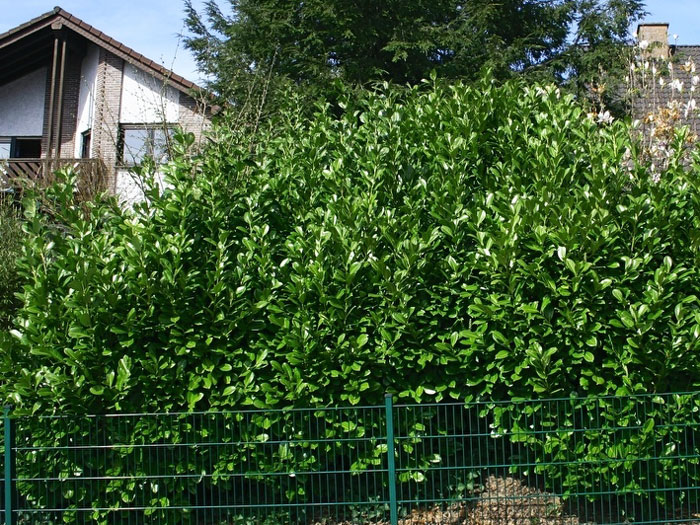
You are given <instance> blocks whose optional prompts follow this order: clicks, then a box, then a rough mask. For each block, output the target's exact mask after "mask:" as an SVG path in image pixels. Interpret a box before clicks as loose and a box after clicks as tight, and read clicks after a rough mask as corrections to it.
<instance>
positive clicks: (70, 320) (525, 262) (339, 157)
mask: <svg viewBox="0 0 700 525" xmlns="http://www.w3.org/2000/svg"><path fill="white" fill-rule="evenodd" d="M341 109H342V111H340V112H338V111H337V108H329V107H321V108H319V110H318V112H317V113H316V115H315V117H314V118H313V119H310V120H306V119H303V118H301V117H297V116H296V114H295V112H294V111H293V110H291V109H290V111H289V112H288V115H287V119H286V120H284V121H281V122H279V123H278V124H277V126H276V127H275V129H270V130H263V131H261V132H260V133H261V135H260V136H259V137H257V141H256V142H255V144H257V146H255V147H253V148H251V147H250V143H251V142H250V141H249V140H247V139H246V140H244V139H242V138H241V137H239V136H236V135H235V134H229V132H228V131H226V127H225V126H222V127H221V128H220V130H219V131H218V132H215V133H214V135H213V136H214V137H215V138H216V144H214V145H213V146H212V147H211V148H210V151H209V152H208V153H207V154H206V155H204V156H202V157H199V158H196V159H189V158H188V157H187V156H186V155H184V154H182V155H178V156H176V158H175V160H174V161H173V162H172V163H171V164H170V165H169V166H167V168H166V169H165V174H166V180H167V183H166V185H165V188H166V189H164V190H162V191H161V190H159V189H158V187H157V185H154V186H153V187H152V189H151V190H150V195H149V196H150V201H149V203H148V204H144V205H142V206H140V207H137V209H135V210H134V211H133V212H132V211H123V210H121V209H120V208H119V207H117V206H116V205H115V204H114V202H111V201H105V202H102V203H98V204H95V205H93V206H92V208H91V209H90V211H89V213H86V211H85V209H84V208H82V207H77V206H71V205H69V201H70V197H71V195H72V192H71V190H70V186H69V185H67V186H63V187H57V188H56V189H55V190H54V193H53V197H52V198H55V199H57V200H58V201H59V202H61V203H63V204H62V206H63V212H62V213H63V215H64V216H63V217H60V222H61V223H62V224H65V225H66V227H65V229H62V230H61V231H60V232H57V231H55V230H52V229H51V228H49V227H48V226H47V225H46V224H45V223H44V221H43V219H42V218H41V213H40V210H37V209H35V206H32V205H30V206H29V208H28V210H27V216H28V220H29V224H28V230H29V231H30V237H29V239H28V241H27V253H26V255H25V257H24V258H23V260H22V262H21V266H22V276H23V278H25V279H26V281H27V282H28V284H27V286H26V287H25V291H24V294H23V298H24V306H23V307H22V309H21V310H20V312H19V315H18V317H17V319H16V326H15V332H14V334H15V335H16V344H14V345H13V346H12V347H11V348H9V349H8V351H7V352H5V354H4V360H3V361H2V368H3V369H2V370H1V371H0V377H2V378H3V379H2V380H0V391H1V392H2V395H3V397H4V398H6V399H8V400H10V401H12V402H13V403H15V404H16V405H17V406H19V407H20V410H24V411H35V412H42V413H47V412H58V413H60V412H83V411H89V412H96V413H104V412H110V411H143V410H154V411H177V410H189V409H197V410H202V409H210V408H213V409H232V408H237V407H256V408H268V407H272V408H284V407H289V406H327V405H346V404H358V403H362V404H380V403H381V402H382V396H383V395H384V393H385V392H394V393H396V394H397V396H398V399H399V400H400V399H407V400H415V401H431V402H432V401H434V402H440V401H442V400H447V399H458V400H464V401H468V400H472V399H477V398H478V399H484V398H486V399H509V398H529V397H533V396H536V397H552V396H569V395H572V394H578V395H584V396H586V395H591V396H593V395H601V394H634V393H640V392H649V391H651V392H666V391H683V390H691V389H695V388H698V387H699V386H700V373H699V372H700V370H699V367H700V359H698V357H699V356H698V335H699V334H700V311H699V310H698V304H699V301H698V297H697V296H696V293H697V290H698V289H699V283H700V282H699V277H700V272H699V271H698V264H697V262H698V235H699V233H698V232H700V229H699V228H698V218H699V215H698V204H699V203H700V201H699V199H698V196H699V194H698V189H697V185H698V180H699V179H698V169H697V166H696V165H692V166H686V167H683V166H681V163H679V162H674V161H672V162H671V163H670V165H671V168H669V170H668V171H666V172H664V173H662V174H661V178H660V181H658V182H655V178H654V177H652V176H651V171H650V166H648V165H641V164H639V163H636V162H635V161H634V159H635V144H634V142H633V140H632V139H631V138H630V132H629V128H628V126H627V125H626V124H624V123H622V122H615V123H613V124H599V123H597V122H596V121H595V119H592V118H589V117H587V115H586V113H585V111H584V110H583V109H582V108H581V107H580V106H579V105H578V104H577V103H576V101H575V100H573V99H572V98H571V97H561V96H560V95H559V93H558V91H557V90H556V89H555V88H553V87H544V88H542V87H535V88H533V87H525V86H523V85H520V84H508V85H505V86H501V87H496V86H495V85H494V84H492V83H491V82H490V81H489V80H488V79H487V80H484V81H483V82H482V83H481V85H479V86H476V87H467V86H463V85H453V86H442V85H433V84H430V83H428V84H426V85H424V86H422V87H419V88H415V89H412V90H410V91H404V90H390V89H384V90H379V91H378V92H375V93H372V94H367V95H365V96H363V97H360V98H354V99H350V98H348V100H347V101H346V103H345V104H344V105H343V107H342V108H341ZM338 113H340V114H339V115H338ZM189 140H191V137H188V136H183V137H181V144H180V146H178V147H179V148H180V149H182V150H184V149H185V147H186V143H187V142H188V141H189ZM679 140H681V139H679ZM59 208H60V207H59Z"/></svg>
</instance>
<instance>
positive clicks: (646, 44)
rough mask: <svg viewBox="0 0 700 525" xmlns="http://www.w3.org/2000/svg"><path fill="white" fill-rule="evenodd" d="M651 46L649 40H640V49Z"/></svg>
mask: <svg viewBox="0 0 700 525" xmlns="http://www.w3.org/2000/svg"><path fill="white" fill-rule="evenodd" d="M648 47H649V42H648V41H647V40H642V41H641V42H639V49H641V50H642V51H643V50H645V49H646V48H648Z"/></svg>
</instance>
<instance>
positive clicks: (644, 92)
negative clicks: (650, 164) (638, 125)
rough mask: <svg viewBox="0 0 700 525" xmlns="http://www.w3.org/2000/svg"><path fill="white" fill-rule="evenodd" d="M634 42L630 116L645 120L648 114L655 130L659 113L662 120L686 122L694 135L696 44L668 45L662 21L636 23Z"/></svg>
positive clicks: (698, 76)
mask: <svg viewBox="0 0 700 525" xmlns="http://www.w3.org/2000/svg"><path fill="white" fill-rule="evenodd" d="M673 40H674V41H675V40H676V39H675V38H674V39H673ZM637 41H638V46H639V47H640V48H641V56H640V61H639V62H638V63H637V65H636V71H634V72H633V73H634V74H633V77H634V78H635V82H636V85H635V86H634V87H635V88H636V90H635V92H636V96H635V97H634V98H633V99H632V115H633V118H636V119H642V120H645V119H646V120H649V119H650V116H651V117H653V118H654V119H655V121H653V122H650V124H651V125H652V127H656V128H657V129H658V128H659V124H662V123H661V122H659V119H658V116H659V115H661V116H662V117H663V118H664V119H665V121H669V120H670V121H672V122H670V123H672V124H674V125H676V124H683V125H687V126H689V128H690V130H691V131H692V132H693V133H696V134H697V133H698V132H699V131H700V118H698V111H697V108H696V101H695V99H696V97H697V96H698V95H700V45H676V44H675V43H674V44H669V25H668V24H666V23H651V24H649V23H646V24H639V26H638V27H637ZM660 112H661V113H660Z"/></svg>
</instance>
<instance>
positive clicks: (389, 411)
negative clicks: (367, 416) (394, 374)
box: [384, 394, 399, 525]
mask: <svg viewBox="0 0 700 525" xmlns="http://www.w3.org/2000/svg"><path fill="white" fill-rule="evenodd" d="M384 406H385V407H386V447H387V451H386V453H387V459H388V460H389V463H388V469H389V472H388V476H389V518H390V521H391V525H398V523H399V515H398V511H397V503H396V462H395V458H394V400H393V398H392V396H391V394H385V395H384Z"/></svg>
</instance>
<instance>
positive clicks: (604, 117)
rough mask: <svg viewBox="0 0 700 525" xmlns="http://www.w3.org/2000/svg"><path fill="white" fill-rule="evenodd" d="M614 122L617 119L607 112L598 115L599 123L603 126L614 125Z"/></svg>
mask: <svg viewBox="0 0 700 525" xmlns="http://www.w3.org/2000/svg"><path fill="white" fill-rule="evenodd" d="M613 120H615V119H614V118H613V116H612V115H611V114H610V112H609V111H607V110H606V111H601V112H599V113H598V122H600V123H601V124H612V122H613Z"/></svg>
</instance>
